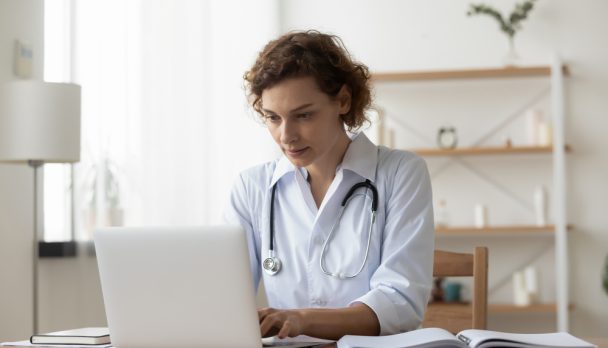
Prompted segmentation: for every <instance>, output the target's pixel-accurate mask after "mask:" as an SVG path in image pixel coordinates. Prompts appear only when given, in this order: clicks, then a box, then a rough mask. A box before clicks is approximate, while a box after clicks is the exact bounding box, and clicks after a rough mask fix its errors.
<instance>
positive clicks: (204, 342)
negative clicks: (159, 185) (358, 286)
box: [94, 226, 308, 348]
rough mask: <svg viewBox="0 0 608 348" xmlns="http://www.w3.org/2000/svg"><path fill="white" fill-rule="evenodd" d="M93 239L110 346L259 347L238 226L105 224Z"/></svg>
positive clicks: (252, 293)
mask: <svg viewBox="0 0 608 348" xmlns="http://www.w3.org/2000/svg"><path fill="white" fill-rule="evenodd" d="M94 242H95V249H96V253H97V262H98V265H99V275H100V278H101V287H102V292H103V300H104V306H105V310H106V316H107V320H108V327H109V329H110V339H111V340H112V345H113V346H116V347H120V348H131V347H148V348H154V347H216V348H221V347H243V348H247V347H261V346H262V341H261V338H260V329H259V323H258V316H257V311H256V305H255V291H254V287H253V280H252V276H251V271H250V269H249V257H248V250H247V245H246V239H245V234H244V231H243V230H242V228H241V227H240V226H239V227H237V226H207V227H192V228H184V227H180V228H153V227H141V228H102V229H98V230H97V231H96V232H95V235H94ZM280 345H283V344H278V345H274V346H280ZM287 346H289V347H294V346H299V347H302V346H308V345H307V344H298V345H287Z"/></svg>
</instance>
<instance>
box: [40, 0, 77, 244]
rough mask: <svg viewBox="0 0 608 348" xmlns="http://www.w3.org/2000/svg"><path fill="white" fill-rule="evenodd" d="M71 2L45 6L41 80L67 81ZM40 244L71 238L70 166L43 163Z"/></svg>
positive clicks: (58, 1) (47, 1)
mask: <svg viewBox="0 0 608 348" xmlns="http://www.w3.org/2000/svg"><path fill="white" fill-rule="evenodd" d="M70 6H71V1H70V0H45V3H44V80H45V81H47V82H69V81H70V71H71V69H70V59H69V58H70V21H69V20H68V19H69V14H70V11H69V10H70ZM42 173H43V178H44V184H43V185H42V187H43V188H44V191H43V194H42V197H43V199H44V203H43V204H44V229H43V231H44V236H43V238H42V239H43V241H46V242H59V241H69V240H72V239H73V214H72V212H73V209H72V207H73V189H72V165H71V164H45V165H44V167H43V171H42Z"/></svg>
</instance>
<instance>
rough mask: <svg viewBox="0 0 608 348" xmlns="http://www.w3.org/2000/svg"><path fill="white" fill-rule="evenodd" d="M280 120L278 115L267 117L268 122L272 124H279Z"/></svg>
mask: <svg viewBox="0 0 608 348" xmlns="http://www.w3.org/2000/svg"><path fill="white" fill-rule="evenodd" d="M280 119H281V118H280V117H279V116H277V115H266V120H267V121H270V122H278V121H279V120H280Z"/></svg>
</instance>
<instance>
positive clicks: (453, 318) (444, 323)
mask: <svg viewBox="0 0 608 348" xmlns="http://www.w3.org/2000/svg"><path fill="white" fill-rule="evenodd" d="M433 276H434V277H470V276H472V277H473V303H472V304H467V303H445V302H444V303H440V302H439V303H429V305H428V308H427V310H426V313H425V316H424V320H423V321H422V327H440V328H444V329H446V330H448V331H450V332H452V333H457V332H459V331H461V330H465V329H485V328H486V318H487V310H488V248H487V247H476V248H475V252H474V253H473V254H465V253H453V252H449V251H442V250H435V263H434V265H433Z"/></svg>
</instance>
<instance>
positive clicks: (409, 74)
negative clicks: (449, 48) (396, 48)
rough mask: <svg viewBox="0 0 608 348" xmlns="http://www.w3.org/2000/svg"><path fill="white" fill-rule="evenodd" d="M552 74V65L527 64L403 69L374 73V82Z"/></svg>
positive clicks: (566, 68)
mask: <svg viewBox="0 0 608 348" xmlns="http://www.w3.org/2000/svg"><path fill="white" fill-rule="evenodd" d="M562 72H563V74H564V75H565V76H568V75H569V74H570V72H569V70H568V66H567V65H563V66H562ZM535 76H551V67H550V66H548V65H545V66H526V67H505V68H485V69H457V70H430V71H401V72H382V73H373V74H372V81H374V82H398V81H425V80H454V79H483V78H510V77H535Z"/></svg>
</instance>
